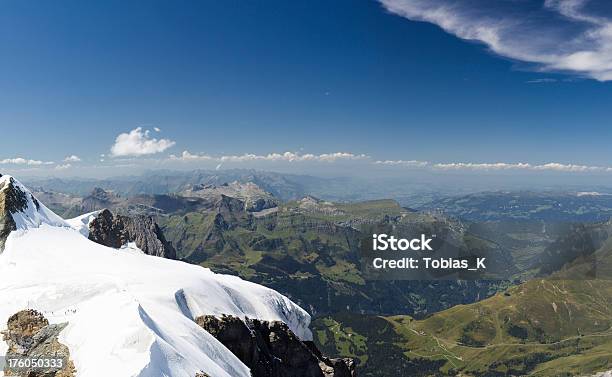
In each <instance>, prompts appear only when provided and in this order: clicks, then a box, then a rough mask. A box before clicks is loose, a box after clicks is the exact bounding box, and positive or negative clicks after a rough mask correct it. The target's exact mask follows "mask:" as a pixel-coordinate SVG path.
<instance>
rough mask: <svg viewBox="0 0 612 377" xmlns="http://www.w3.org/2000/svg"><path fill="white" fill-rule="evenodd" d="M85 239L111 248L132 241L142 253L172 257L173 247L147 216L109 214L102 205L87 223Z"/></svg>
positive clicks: (173, 255)
mask: <svg viewBox="0 0 612 377" xmlns="http://www.w3.org/2000/svg"><path fill="white" fill-rule="evenodd" d="M89 239H90V240H92V241H94V242H96V243H99V244H101V245H105V246H108V247H112V248H115V249H118V248H120V247H122V246H123V245H125V244H127V243H128V242H134V243H136V246H137V247H138V248H139V249H140V250H142V251H143V252H144V253H145V254H148V255H154V256H157V257H163V258H168V259H176V250H175V249H174V247H173V246H172V244H171V243H169V242H168V241H166V238H165V237H164V235H163V233H162V231H161V229H160V228H159V226H158V225H157V223H156V222H155V221H154V220H153V218H151V217H150V216H144V215H139V216H134V217H128V216H122V215H113V213H112V212H111V211H109V210H108V209H105V210H103V211H101V212H100V213H99V214H98V215H97V216H96V218H95V219H93V220H92V221H91V223H90V224H89Z"/></svg>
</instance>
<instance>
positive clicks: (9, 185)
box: [0, 175, 69, 230]
mask: <svg viewBox="0 0 612 377" xmlns="http://www.w3.org/2000/svg"><path fill="white" fill-rule="evenodd" d="M0 195H4V196H7V195H9V196H11V197H12V198H13V200H16V201H18V202H19V205H17V206H16V208H9V209H8V210H9V212H10V214H11V215H12V218H13V220H14V221H15V225H16V227H17V229H18V230H24V229H27V228H36V227H39V226H40V225H42V224H48V225H53V226H60V227H61V226H69V225H68V223H66V221H64V219H62V218H61V217H59V216H58V215H56V214H55V213H53V211H51V210H50V209H49V208H47V207H46V206H45V205H44V204H42V203H40V202H39V201H38V200H37V199H36V198H35V197H34V195H33V194H32V193H31V192H30V190H28V189H27V188H26V187H25V186H24V185H22V184H21V183H20V182H19V181H17V180H16V179H15V178H13V177H11V176H10V175H3V176H1V177H0Z"/></svg>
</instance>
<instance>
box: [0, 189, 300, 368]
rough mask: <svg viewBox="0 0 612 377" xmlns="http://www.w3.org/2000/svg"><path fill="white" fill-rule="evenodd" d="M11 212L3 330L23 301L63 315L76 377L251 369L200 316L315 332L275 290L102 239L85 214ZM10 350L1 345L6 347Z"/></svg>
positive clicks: (51, 315) (0, 315)
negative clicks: (90, 230)
mask: <svg viewBox="0 0 612 377" xmlns="http://www.w3.org/2000/svg"><path fill="white" fill-rule="evenodd" d="M2 178H3V179H4V178H5V177H2ZM21 187H22V186H21ZM22 189H24V190H26V189H25V188H22ZM28 195H29V191H28ZM88 215H91V214H88ZM14 218H15V221H16V222H17V223H18V224H19V225H18V228H19V230H18V231H16V232H12V233H11V234H10V235H9V237H8V239H7V242H6V246H5V250H4V252H3V253H2V254H0V276H2V278H1V280H0V330H4V329H5V328H6V325H5V324H6V322H7V320H8V317H9V316H11V315H12V314H14V313H16V312H18V311H20V310H23V309H26V308H31V309H36V310H38V311H40V312H42V313H43V314H44V315H45V316H46V317H47V318H48V319H49V321H50V322H51V323H63V322H67V323H68V326H67V327H66V328H65V329H64V330H63V331H62V332H61V334H60V341H61V342H62V343H64V344H65V345H67V346H68V348H69V349H70V353H71V358H72V359H73V361H74V362H75V366H76V370H77V376H79V377H97V376H109V375H110V376H115V377H121V376H126V377H127V376H137V377H160V376H171V377H194V376H195V374H196V372H198V371H204V372H206V373H208V374H209V375H210V376H212V377H248V376H250V372H249V369H248V368H247V367H246V366H245V365H244V364H243V363H242V362H240V360H238V359H237V358H236V357H235V356H234V355H233V354H232V353H231V352H230V351H229V350H228V349H226V348H225V347H224V346H223V345H222V344H221V343H220V342H218V341H217V340H216V339H215V338H214V337H213V336H211V335H210V334H209V333H207V332H206V331H204V330H203V329H202V328H200V327H199V326H198V325H197V324H196V323H195V322H194V319H195V318H196V317H198V316H201V315H205V314H211V315H215V316H221V315H222V314H229V315H234V316H239V317H241V318H245V317H249V318H259V319H262V320H278V321H283V322H285V323H287V325H288V326H289V327H290V328H291V329H292V330H293V331H294V332H295V333H296V335H297V336H299V337H300V338H302V339H304V340H310V339H311V338H312V334H311V333H310V330H309V329H308V326H309V324H310V316H309V315H308V314H307V313H306V312H305V311H304V310H303V309H301V308H300V307H298V306H297V305H296V304H294V303H293V302H292V301H290V300H289V299H288V298H286V297H284V296H282V295H281V294H279V293H277V292H275V291H273V290H271V289H268V288H265V287H263V286H260V285H257V284H253V283H250V282H247V281H244V280H242V279H240V278H238V277H234V276H228V275H221V274H215V273H213V272H212V271H210V270H209V269H206V268H203V267H199V266H195V265H190V264H187V263H183V262H179V261H173V260H168V259H163V258H159V257H153V256H148V255H145V254H143V253H141V252H138V251H137V250H136V251H134V250H131V249H130V247H131V245H128V247H127V248H126V250H115V249H111V248H107V247H105V246H102V245H99V244H96V243H94V242H92V241H90V240H88V239H87V238H86V237H84V235H85V233H84V232H83V231H82V228H83V226H84V225H85V224H86V223H87V224H88V221H89V220H88V217H87V215H86V216H82V217H80V218H79V220H78V221H77V220H75V219H73V220H71V221H68V222H67V221H64V220H62V219H61V218H59V216H57V215H55V214H54V213H53V212H51V211H50V210H48V209H47V208H46V207H44V206H42V205H41V206H40V207H39V209H38V210H37V209H36V208H35V206H33V204H32V203H30V206H29V207H28V209H27V210H26V211H24V213H19V214H16V215H14ZM17 219H19V220H17ZM79 224H80V225H79ZM6 347H7V346H6V343H5V342H0V354H4V353H5V352H6V350H7V349H6ZM0 375H1V373H0Z"/></svg>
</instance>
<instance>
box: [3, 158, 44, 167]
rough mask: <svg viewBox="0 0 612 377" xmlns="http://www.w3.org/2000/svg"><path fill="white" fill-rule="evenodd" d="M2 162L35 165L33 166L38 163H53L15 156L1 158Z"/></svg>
mask: <svg viewBox="0 0 612 377" xmlns="http://www.w3.org/2000/svg"><path fill="white" fill-rule="evenodd" d="M0 164H1V165H33V166H37V165H51V164H53V162H52V161H40V160H30V159H26V158H22V157H15V158H5V159H3V160H0Z"/></svg>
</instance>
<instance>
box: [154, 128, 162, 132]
mask: <svg viewBox="0 0 612 377" xmlns="http://www.w3.org/2000/svg"><path fill="white" fill-rule="evenodd" d="M153 130H154V131H155V132H161V129H160V128H159V127H153Z"/></svg>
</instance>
